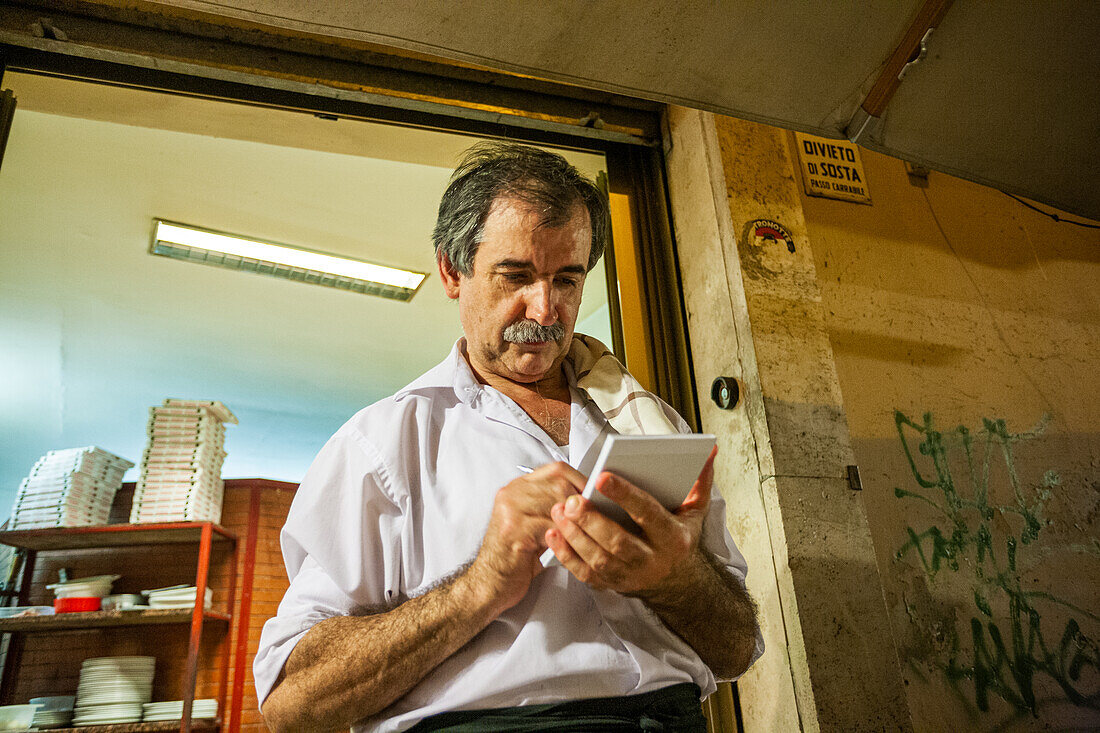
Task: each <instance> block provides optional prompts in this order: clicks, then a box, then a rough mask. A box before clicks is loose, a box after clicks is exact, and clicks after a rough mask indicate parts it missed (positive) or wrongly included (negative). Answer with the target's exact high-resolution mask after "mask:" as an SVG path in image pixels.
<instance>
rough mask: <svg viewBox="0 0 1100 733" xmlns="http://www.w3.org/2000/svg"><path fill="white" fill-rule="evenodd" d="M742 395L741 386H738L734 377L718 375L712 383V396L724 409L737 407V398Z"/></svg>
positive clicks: (715, 402)
mask: <svg viewBox="0 0 1100 733" xmlns="http://www.w3.org/2000/svg"><path fill="white" fill-rule="evenodd" d="M740 397H741V388H740V387H738V386H737V380H736V379H734V378H733V377H718V378H717V379H715V380H714V382H713V384H711V385H710V398H711V399H712V400H714V404H716V405H718V406H719V407H721V408H722V409H723V410H732V409H733V408H735V407H737V400H738V399H740Z"/></svg>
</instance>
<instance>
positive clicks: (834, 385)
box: [668, 109, 909, 731]
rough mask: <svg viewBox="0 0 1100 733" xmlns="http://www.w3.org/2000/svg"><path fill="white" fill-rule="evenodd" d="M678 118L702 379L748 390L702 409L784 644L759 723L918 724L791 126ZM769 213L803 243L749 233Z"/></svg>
mask: <svg viewBox="0 0 1100 733" xmlns="http://www.w3.org/2000/svg"><path fill="white" fill-rule="evenodd" d="M669 122H670V124H669V129H670V131H671V135H670V138H669V151H668V168H669V171H668V172H669V184H670V198H671V202H672V214H673V219H674V222H675V234H676V243H677V248H678V250H679V254H680V263H681V268H682V272H681V276H682V278H683V283H684V291H685V299H686V303H687V309H688V325H689V330H690V337H691V343H692V360H693V366H694V368H695V378H696V383H697V384H698V385H699V387H700V389H701V391H705V390H708V388H709V385H710V383H711V381H712V380H713V379H714V378H715V377H716V376H719V375H725V376H733V377H736V378H737V379H738V381H739V382H740V383H741V385H742V391H743V393H744V398H743V401H742V403H741V405H739V406H738V408H737V409H735V410H732V411H725V410H720V409H718V408H717V407H716V406H714V405H713V404H712V403H710V402H705V403H704V404H703V405H701V409H702V422H703V427H704V429H706V430H708V431H711V432H714V433H716V434H718V435H719V463H718V464H717V470H718V473H717V485H718V486H719V487H721V490H722V491H723V495H724V496H725V498H726V501H727V504H728V506H729V517H728V520H729V523H730V527H731V531H732V533H733V536H734V538H735V539H736V540H737V541H738V542H739V543H740V546H741V548H742V550H743V551H744V553H745V555H746V559H747V560H748V562H749V568H750V570H749V577H748V586H749V591H750V592H751V593H752V594H753V596H754V597H755V598H756V599H757V601H758V603H759V605H760V617H761V625H762V629H763V631H764V635H765V642H766V643H767V645H768V650H767V651H766V652H765V655H764V657H763V658H762V659H761V660H760V661H759V662H758V663H757V664H756V665H755V666H754V668H753V669H752V670H751V671H750V672H749V673H748V674H747V675H746V676H745V677H744V678H743V679H742V681H741V682H740V683H739V685H738V689H739V691H740V694H741V700H742V709H743V714H744V719H745V725H746V729H747V730H749V731H757V730H760V731H772V730H795V729H802V730H845V731H853V730H884V729H885V730H907V729H908V728H909V720H908V712H907V710H906V705H905V695H904V692H903V690H902V681H901V674H900V670H899V667H898V661H897V655H896V652H895V650H894V646H893V640H892V637H891V634H890V627H889V621H888V618H887V614H886V607H885V604H884V602H883V597H882V590H881V587H882V586H881V581H880V579H879V577H878V569H877V567H876V564H875V562H874V550H873V547H872V543H871V535H870V531H869V529H868V524H867V518H866V516H865V512H864V507H863V504H862V499H861V497H860V496H859V494H858V492H853V491H852V490H851V489H849V488H848V484H847V481H846V480H845V467H846V466H847V465H848V464H850V463H852V461H853V458H852V449H851V446H850V444H849V442H848V430H847V426H846V424H845V418H844V409H843V404H842V400H841V392H840V386H839V383H838V380H837V375H836V371H835V368H834V366H833V355H832V352H831V348H830V344H829V338H828V334H827V332H826V330H825V327H824V313H823V309H822V304H821V295H820V292H819V290H818V287H817V278H816V275H815V264H814V259H813V254H812V252H811V251H810V248H809V243H808V239H807V236H806V224H805V221H804V219H803V215H802V209H801V202H800V199H799V192H798V189H797V185H796V183H795V181H794V178H793V171H794V168H793V166H792V164H791V159H790V155H789V153H788V151H787V149H786V138H785V135H784V133H782V132H781V131H779V130H776V129H775V128H769V127H765V126H762V125H756V124H752V123H746V122H740V121H736V120H732V119H729V118H721V117H714V116H712V115H707V114H701V113H698V112H692V111H689V110H683V109H673V110H671V111H670V117H669ZM759 218H769V219H778V220H782V221H784V222H785V223H786V226H788V227H789V228H790V230H791V231H792V232H793V235H794V237H795V239H796V246H795V248H794V251H789V250H788V248H787V247H783V246H782V245H776V246H774V247H767V248H762V247H759V246H758V245H757V244H755V243H753V242H752V240H751V238H750V239H749V241H748V242H745V241H743V240H744V237H743V236H742V235H743V233H744V232H745V231H746V229H747V227H748V225H749V223H750V222H752V221H753V220H755V219H759Z"/></svg>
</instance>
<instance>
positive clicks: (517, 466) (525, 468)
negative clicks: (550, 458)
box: [516, 463, 535, 473]
mask: <svg viewBox="0 0 1100 733" xmlns="http://www.w3.org/2000/svg"><path fill="white" fill-rule="evenodd" d="M516 468H518V469H519V470H521V471H523V472H524V473H531V472H532V471H534V470H535V469H533V468H531V467H530V466H524V465H523V464H519V463H517V464H516Z"/></svg>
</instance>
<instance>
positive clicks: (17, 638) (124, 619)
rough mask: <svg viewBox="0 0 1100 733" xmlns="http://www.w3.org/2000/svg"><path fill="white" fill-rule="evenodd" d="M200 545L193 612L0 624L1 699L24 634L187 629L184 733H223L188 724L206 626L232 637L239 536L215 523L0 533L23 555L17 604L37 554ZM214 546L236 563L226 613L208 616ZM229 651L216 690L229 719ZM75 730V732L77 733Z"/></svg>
mask: <svg viewBox="0 0 1100 733" xmlns="http://www.w3.org/2000/svg"><path fill="white" fill-rule="evenodd" d="M196 542H197V543H198V545H199V553H198V563H197V567H196V569H195V586H196V588H197V591H196V597H195V605H194V607H193V608H190V609H186V608H184V609H174V608H173V609H163V608H157V609H142V610H136V611H135V610H130V611H95V612H88V613H68V614H57V615H53V616H25V617H13V618H6V619H0V633H6V634H11V639H10V642H9V645H8V653H7V656H6V658H5V662H4V672H3V679H2V681H0V699H4V700H6V699H7V698H8V697H9V696H10V694H11V690H12V688H13V686H14V683H15V679H16V677H17V676H18V674H19V663H20V655H21V652H22V637H23V635H25V634H41V633H54V632H64V631H73V630H86V629H102V628H124V627H138V626H148V625H156V624H190V628H191V633H190V637H189V640H188V645H187V665H186V668H185V673H184V685H183V690H182V691H181V692H182V699H183V718H182V720H181V721H180V724H179V730H180V731H181V733H188V732H189V731H192V730H195V731H199V730H203V731H206V730H218V729H219V727H220V725H219V723H218V722H217V721H215V722H214V723H210V722H208V721H195V723H194V724H192V721H191V706H192V703H193V702H194V699H195V683H196V681H197V679H198V671H199V649H200V645H201V643H202V636H203V631H204V628H205V627H206V626H207V625H210V626H211V627H217V628H219V629H220V630H221V631H222V632H227V631H228V630H229V628H230V625H231V623H232V621H233V599H234V596H235V593H236V583H237V577H236V576H237V537H236V536H235V535H234V534H232V533H231V532H229V531H228V530H226V529H225V528H224V527H221V526H219V525H217V524H214V523H213V522H166V523H161V524H118V525H105V526H96V527H65V528H57V529H29V530H13V531H2V532H0V544H5V545H10V546H12V547H16V548H19V549H22V550H24V551H25V552H26V558H25V560H24V565H23V572H22V581H21V583H20V588H19V592H18V596H17V598H18V603H20V604H25V603H26V602H27V600H28V599H29V597H30V592H31V586H32V583H33V578H34V566H35V560H36V558H37V554H38V553H39V552H80V551H82V550H94V549H100V548H106V547H136V546H142V545H149V546H156V545H169V544H188V543H196ZM215 542H227V543H230V546H231V549H232V554H233V557H232V560H231V562H230V565H229V588H228V594H227V596H226V598H227V601H226V603H227V605H228V608H227V610H226V612H219V611H207V610H205V609H204V607H203V606H204V603H203V601H204V598H205V595H206V588H207V585H208V581H209V574H210V556H211V552H212V550H213V547H214V543H215ZM229 647H230V645H229V643H228V640H227V642H226V643H225V644H224V651H223V652H222V655H221V657H222V658H221V681H220V683H219V687H218V704H219V708H218V710H219V714H220V715H223V716H224V715H225V710H226V702H227V700H226V690H227V686H228V672H229V656H230V648H229ZM74 730H76V729H74ZM96 730H102V731H105V732H106V731H111V732H112V733H152V732H154V731H174V730H176V725H175V724H174V723H173V724H165V723H129V724H125V725H112V726H96Z"/></svg>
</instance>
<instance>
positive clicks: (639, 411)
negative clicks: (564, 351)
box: [566, 333, 680, 435]
mask: <svg viewBox="0 0 1100 733" xmlns="http://www.w3.org/2000/svg"><path fill="white" fill-rule="evenodd" d="M566 358H567V359H569V360H570V362H572V364H573V372H574V374H575V375H576V378H577V386H578V387H580V388H581V389H583V390H584V391H585V392H587V393H588V396H589V397H590V398H591V399H592V401H593V402H595V403H596V406H597V407H599V408H600V411H601V412H603V414H604V417H605V418H607V421H608V422H609V423H611V427H613V428H615V429H616V430H618V431H619V433H621V434H622V435H667V434H671V433H678V432H680V431H679V429H678V428H677V427H676V425H674V424H673V423H672V421H670V420H669V419H668V415H667V414H666V413H665V410H664V407H663V406H662V404H661V402H660V401H659V400H658V399H657V397H655V396H654V395H653V394H651V393H650V392H649V391H648V390H646V389H645V387H643V386H642V385H641V384H640V383H639V382H638V380H637V379H635V378H634V377H633V376H632V375H631V374H630V372H628V371H627V370H626V367H625V366H623V364H622V363H621V362H620V361H619V360H618V359H616V358H615V355H614V354H612V353H611V350H610V349H608V348H607V347H606V346H604V345H603V344H602V343H600V341H598V340H597V339H594V338H592V337H591V336H585V335H584V334H579V333H578V334H575V335H574V336H573V344H572V345H571V347H570V349H569V354H568V355H567V357H566Z"/></svg>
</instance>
